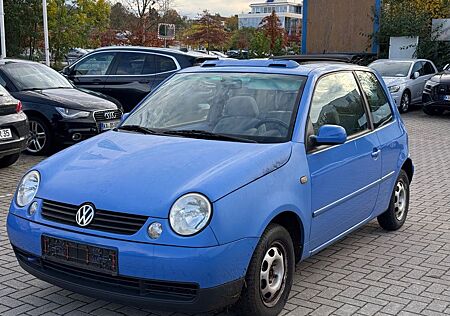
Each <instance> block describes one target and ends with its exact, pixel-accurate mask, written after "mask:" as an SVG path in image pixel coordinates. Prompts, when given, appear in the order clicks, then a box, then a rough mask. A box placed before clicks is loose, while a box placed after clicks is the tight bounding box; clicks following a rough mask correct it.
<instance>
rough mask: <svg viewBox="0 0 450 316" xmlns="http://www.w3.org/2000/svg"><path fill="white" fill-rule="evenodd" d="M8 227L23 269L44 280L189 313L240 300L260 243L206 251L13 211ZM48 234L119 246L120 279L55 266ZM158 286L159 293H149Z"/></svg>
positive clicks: (246, 242) (251, 240)
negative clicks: (47, 250) (47, 255)
mask: <svg viewBox="0 0 450 316" xmlns="http://www.w3.org/2000/svg"><path fill="white" fill-rule="evenodd" d="M7 228H8V235H9V239H10V242H11V244H12V246H13V248H14V250H15V252H16V257H17V259H18V261H19V263H20V265H21V266H22V267H23V268H24V269H25V270H26V271H28V272H29V273H31V274H33V275H35V276H36V277H38V278H39V279H42V280H44V281H47V282H50V283H52V284H55V285H57V286H60V287H63V288H66V289H69V290H72V291H75V292H80V293H83V294H85V295H89V296H93V297H97V298H100V299H105V300H110V301H111V300H113V301H116V302H122V303H125V304H133V305H137V306H142V307H149V308H154V309H158V310H170V311H189V312H205V311H211V310H216V309H220V308H222V307H225V306H228V305H230V304H233V303H234V302H236V301H237V299H238V298H239V295H240V292H241V289H242V286H243V279H244V277H245V273H246V270H247V267H248V264H249V261H250V258H251V256H252V254H253V250H254V248H255V247H256V244H257V241H258V239H257V238H245V239H241V240H239V241H235V242H232V243H229V244H225V245H220V246H215V247H206V248H188V247H175V246H164V245H156V244H149V243H137V242H131V241H127V240H122V239H112V238H101V237H98V236H92V235H85V234H80V233H76V232H72V231H68V230H63V229H60V228H58V227H53V226H48V225H43V224H40V223H36V222H33V221H30V220H28V219H26V218H23V217H19V216H16V215H13V214H11V213H10V214H9V215H8V220H7ZM42 235H49V236H52V237H55V238H61V239H67V240H71V241H74V242H79V243H86V244H91V245H97V246H99V247H110V248H116V249H117V252H118V275H117V276H116V277H112V276H106V275H102V274H98V273H94V274H93V273H92V272H90V273H89V271H85V270H84V269H80V268H75V267H72V266H68V265H65V264H63V265H62V266H61V265H60V266H57V267H56V268H55V267H54V263H52V262H47V261H46V260H45V259H44V258H42V249H41V236H42ZM130 284H135V285H136V284H137V287H135V288H130ZM155 284H156V286H157V289H158V290H157V291H154V290H148V288H149V287H150V289H154V288H155ZM143 285H146V286H143ZM174 289H175V290H174ZM180 289H181V291H182V292H183V293H182V295H180V293H179V291H180ZM186 291H187V292H186ZM186 293H188V294H186Z"/></svg>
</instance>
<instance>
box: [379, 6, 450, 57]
mask: <svg viewBox="0 0 450 316" xmlns="http://www.w3.org/2000/svg"><path fill="white" fill-rule="evenodd" d="M449 17H450V1H449V0H384V1H383V5H382V10H381V16H380V17H377V18H380V25H381V28H380V32H379V33H378V34H375V37H376V40H377V41H378V42H379V44H380V48H381V51H380V54H381V56H382V57H386V56H387V55H388V52H389V39H390V37H395V36H419V46H418V48H417V52H416V54H417V56H416V57H418V58H428V59H431V60H433V61H434V62H435V63H436V64H438V65H441V64H443V63H445V61H446V60H447V62H448V60H449V59H450V45H449V44H448V43H445V42H437V41H436V38H437V36H438V35H439V34H438V32H439V30H438V31H437V32H433V31H432V19H435V18H449Z"/></svg>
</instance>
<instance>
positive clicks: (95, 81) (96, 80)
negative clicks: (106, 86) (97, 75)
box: [92, 79, 102, 84]
mask: <svg viewBox="0 0 450 316" xmlns="http://www.w3.org/2000/svg"><path fill="white" fill-rule="evenodd" d="M101 82H102V80H101V79H94V80H92V84H100V83H101Z"/></svg>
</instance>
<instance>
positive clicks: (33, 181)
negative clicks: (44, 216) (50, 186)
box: [16, 170, 41, 207]
mask: <svg viewBox="0 0 450 316" xmlns="http://www.w3.org/2000/svg"><path fill="white" fill-rule="evenodd" d="M40 181H41V176H40V174H39V172H37V171H35V170H34V171H30V172H28V173H27V174H26V175H25V176H24V177H23V178H22V181H20V183H19V187H18V188H17V194H16V203H17V205H19V206H20V207H24V206H25V205H28V204H30V203H31V201H33V199H34V197H35V196H36V193H37V191H38V189H39V183H40Z"/></svg>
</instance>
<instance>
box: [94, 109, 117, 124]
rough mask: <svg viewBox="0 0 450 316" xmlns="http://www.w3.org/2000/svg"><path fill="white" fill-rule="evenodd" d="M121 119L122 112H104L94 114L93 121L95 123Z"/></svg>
mask: <svg viewBox="0 0 450 316" xmlns="http://www.w3.org/2000/svg"><path fill="white" fill-rule="evenodd" d="M121 117H122V111H120V110H106V111H97V112H94V119H95V121H97V122H100V121H110V120H120V118H121Z"/></svg>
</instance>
